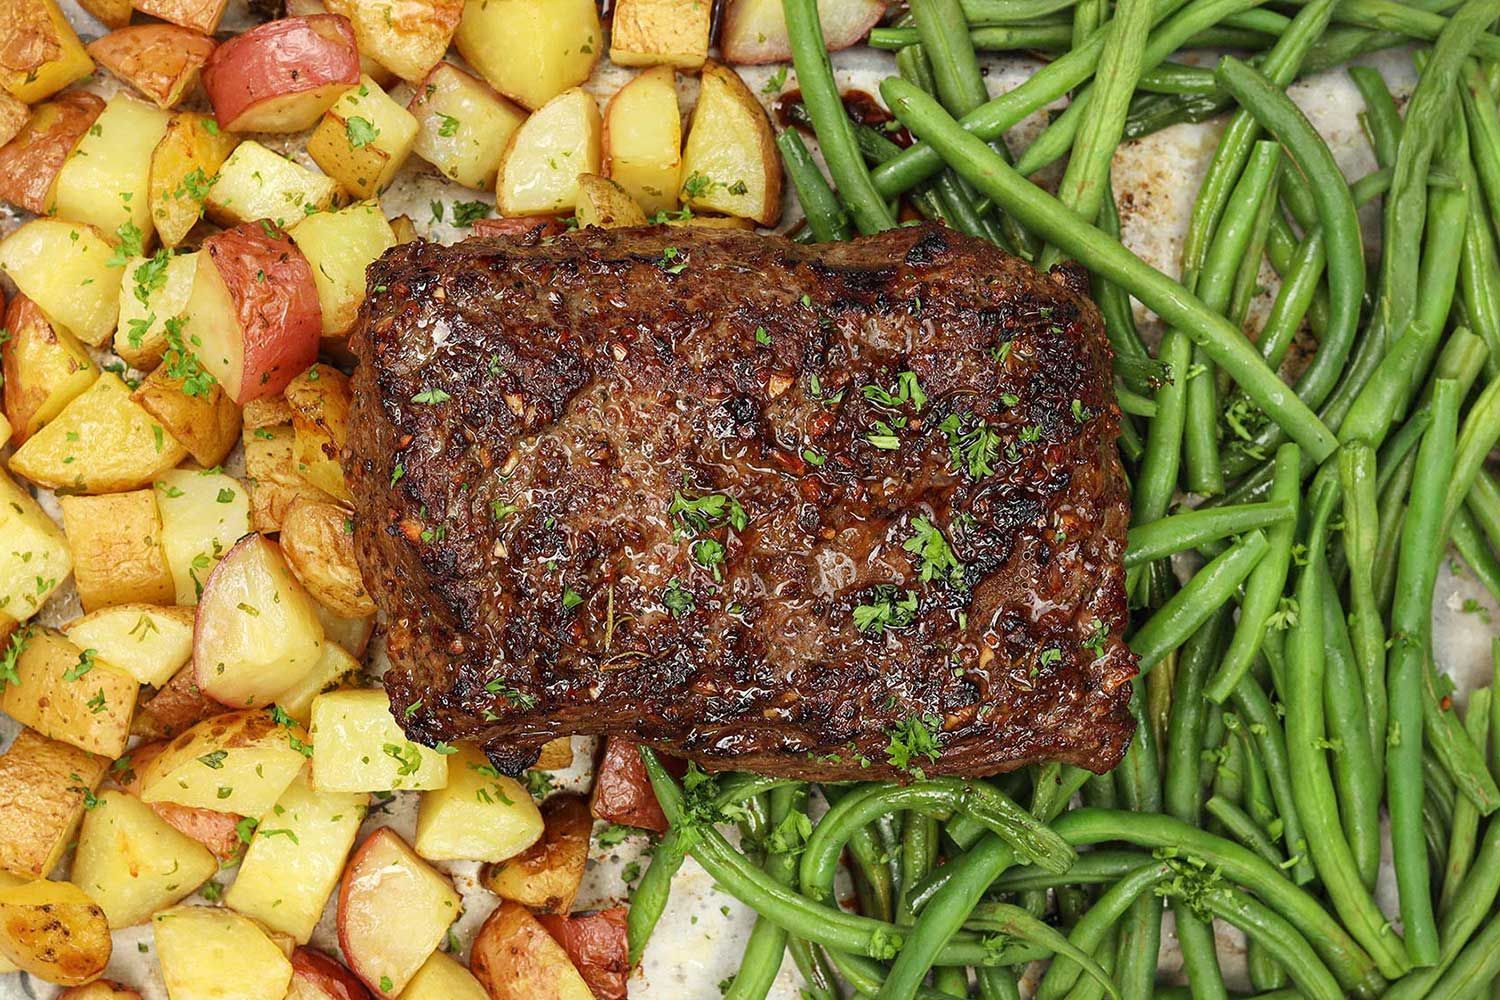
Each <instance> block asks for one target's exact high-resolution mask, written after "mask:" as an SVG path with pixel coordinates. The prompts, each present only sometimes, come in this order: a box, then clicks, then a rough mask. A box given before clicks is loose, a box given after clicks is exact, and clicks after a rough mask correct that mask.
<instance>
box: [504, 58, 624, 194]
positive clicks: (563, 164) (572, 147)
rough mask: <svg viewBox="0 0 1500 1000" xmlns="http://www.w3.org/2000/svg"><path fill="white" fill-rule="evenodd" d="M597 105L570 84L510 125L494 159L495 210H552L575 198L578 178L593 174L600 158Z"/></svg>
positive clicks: (585, 93)
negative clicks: (512, 130) (496, 175)
mask: <svg viewBox="0 0 1500 1000" xmlns="http://www.w3.org/2000/svg"><path fill="white" fill-rule="evenodd" d="M601 128H602V122H601V119H600V117H599V105H598V104H596V103H595V102H594V97H593V95H592V94H590V93H589V92H588V91H586V90H583V89H582V88H579V87H575V88H573V89H572V90H567V91H564V92H563V93H561V94H558V95H557V96H556V97H554V98H553V99H552V100H551V101H548V102H547V104H546V106H544V107H542V108H541V109H539V110H538V111H537V112H536V113H534V114H533V115H532V116H531V117H530V118H528V119H526V121H525V122H523V123H522V125H521V127H520V128H518V129H516V132H515V134H514V135H512V136H511V137H510V144H509V146H507V147H506V150H505V158H504V159H503V160H501V162H500V174H499V179H498V180H497V181H496V184H497V187H496V191H495V201H496V204H497V205H498V206H499V208H500V214H501V215H508V216H514V215H554V214H558V213H566V212H571V211H572V210H573V208H574V207H575V206H576V205H577V203H578V177H579V175H580V174H597V173H598V172H599V164H600V159H601V157H602V152H601V147H600V131H601Z"/></svg>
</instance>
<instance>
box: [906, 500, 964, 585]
mask: <svg viewBox="0 0 1500 1000" xmlns="http://www.w3.org/2000/svg"><path fill="white" fill-rule="evenodd" d="M911 526H912V530H913V532H914V533H913V535H912V536H911V537H910V538H908V539H907V540H906V542H905V543H904V544H903V545H902V546H901V547H902V548H903V549H905V550H906V551H907V552H911V553H913V554H914V555H916V557H917V568H918V570H919V572H920V574H921V578H922V582H923V583H927V582H928V581H930V580H934V579H937V580H947V581H949V582H950V583H952V584H954V585H955V586H957V585H960V584H962V583H963V576H964V564H963V563H961V562H959V561H958V556H956V555H954V554H953V547H952V546H951V545H949V544H948V539H947V538H946V537H944V535H943V531H942V529H941V528H939V527H938V526H937V525H935V524H933V523H932V522H931V521H930V520H928V519H927V518H925V517H917V518H913V519H912V522H911Z"/></svg>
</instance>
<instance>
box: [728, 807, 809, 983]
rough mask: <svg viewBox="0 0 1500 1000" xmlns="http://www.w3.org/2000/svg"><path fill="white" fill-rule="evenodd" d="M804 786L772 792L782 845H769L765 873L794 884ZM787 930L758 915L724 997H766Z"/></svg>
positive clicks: (773, 818)
mask: <svg viewBox="0 0 1500 1000" xmlns="http://www.w3.org/2000/svg"><path fill="white" fill-rule="evenodd" d="M806 808H807V786H806V785H803V784H799V785H789V786H786V787H783V788H778V789H776V791H774V792H772V793H771V805H770V824H771V826H770V832H771V835H772V836H773V837H780V838H781V841H782V843H781V845H780V846H781V849H777V848H775V847H773V848H771V849H770V850H769V851H768V852H767V855H766V866H765V867H766V873H767V874H768V875H770V876H771V878H773V879H775V880H776V881H778V882H781V883H782V884H783V885H789V886H793V885H795V880H796V877H797V860H796V857H797V856H796V853H795V851H796V850H797V849H798V848H799V847H800V845H801V840H802V834H801V831H800V829H799V828H798V827H797V825H796V822H795V821H796V818H797V817H798V816H801V817H803V818H804V821H805V818H806ZM786 945H787V933H786V931H785V930H784V929H783V928H781V927H778V926H776V925H775V924H774V923H772V922H771V921H769V920H767V919H765V918H764V917H757V918H756V921H755V926H754V927H753V928H752V929H751V931H750V937H749V940H748V941H746V943H745V951H744V955H743V957H742V958H741V960H740V965H739V971H738V972H736V973H735V976H734V980H733V982H731V983H730V986H729V989H727V990H725V991H724V997H725V1000H765V997H766V995H767V994H768V993H770V991H771V985H772V983H773V982H774V981H775V979H776V974H777V972H779V971H780V970H781V961H782V957H783V956H784V955H785V954H786Z"/></svg>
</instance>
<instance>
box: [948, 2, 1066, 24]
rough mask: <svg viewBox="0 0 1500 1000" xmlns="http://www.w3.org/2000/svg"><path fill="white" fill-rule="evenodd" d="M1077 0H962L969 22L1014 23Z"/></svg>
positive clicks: (1028, 19) (1049, 11)
mask: <svg viewBox="0 0 1500 1000" xmlns="http://www.w3.org/2000/svg"><path fill="white" fill-rule="evenodd" d="M1076 2H1077V0H963V14H964V19H965V20H967V21H968V22H969V23H970V24H1016V23H1024V22H1026V21H1035V20H1037V19H1039V18H1043V17H1046V16H1047V15H1048V14H1055V13H1057V12H1058V11H1065V10H1067V9H1068V8H1069V7H1072V6H1073V5H1074V4H1075V3H1076Z"/></svg>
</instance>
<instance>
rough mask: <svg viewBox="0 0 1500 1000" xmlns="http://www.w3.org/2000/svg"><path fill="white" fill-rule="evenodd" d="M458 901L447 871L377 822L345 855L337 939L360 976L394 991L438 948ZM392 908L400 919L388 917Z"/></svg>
mask: <svg viewBox="0 0 1500 1000" xmlns="http://www.w3.org/2000/svg"><path fill="white" fill-rule="evenodd" d="M461 902H462V900H461V899H460V897H459V895H458V893H457V892H455V891H454V890H453V885H452V883H450V882H449V881H448V879H447V877H446V876H444V875H443V874H442V873H441V872H438V871H437V870H435V869H434V868H433V867H432V866H431V865H429V864H428V863H427V862H425V861H423V860H422V859H421V858H419V857H417V856H416V854H415V853H413V852H412V849H411V848H410V847H408V846H407V844H406V841H404V840H402V839H401V837H400V836H399V835H397V833H396V831H394V830H392V829H391V828H390V827H381V828H380V829H378V830H376V831H375V832H374V833H372V834H370V836H369V837H366V838H365V841H364V843H362V844H360V845H359V847H358V848H356V849H355V851H354V856H353V857H351V858H350V859H349V869H348V873H347V874H346V875H345V876H344V886H343V889H342V890H341V891H340V893H339V912H338V924H339V940H340V942H341V943H342V945H343V947H344V953H345V955H347V956H348V958H349V961H350V963H351V965H352V966H353V967H354V968H355V969H357V970H358V972H359V975H360V978H362V979H363V980H364V981H365V982H366V983H369V984H372V985H375V984H379V985H380V986H381V987H382V988H381V990H380V993H381V995H384V996H395V995H396V994H398V993H400V992H401V991H402V990H403V989H405V988H406V984H407V983H408V982H410V981H411V978H412V977H413V976H415V975H416V974H417V971H418V970H419V969H421V968H422V964H423V963H424V962H426V961H427V957H428V956H429V955H431V954H432V953H433V952H434V951H436V950H437V947H438V945H439V944H440V943H441V942H442V941H443V939H444V937H445V936H446V935H447V933H448V927H449V925H450V924H452V923H453V921H454V920H455V919H456V918H457V917H458V914H459V908H460V903H461ZM391 912H395V913H400V914H401V916H402V919H401V920H400V921H392V920H390V919H388V918H387V917H386V914H387V913H391Z"/></svg>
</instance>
